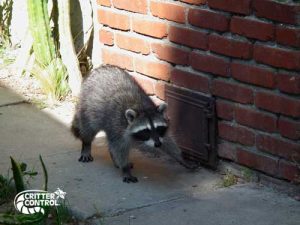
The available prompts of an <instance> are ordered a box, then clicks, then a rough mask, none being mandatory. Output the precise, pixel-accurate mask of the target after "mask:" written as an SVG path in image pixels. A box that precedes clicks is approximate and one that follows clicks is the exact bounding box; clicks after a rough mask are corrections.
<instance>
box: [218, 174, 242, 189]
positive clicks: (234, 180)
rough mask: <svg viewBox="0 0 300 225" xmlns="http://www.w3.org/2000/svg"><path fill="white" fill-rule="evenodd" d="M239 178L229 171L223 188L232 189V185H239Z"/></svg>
mask: <svg viewBox="0 0 300 225" xmlns="http://www.w3.org/2000/svg"><path fill="white" fill-rule="evenodd" d="M237 181H238V180H237V177H236V176H235V175H234V174H233V173H232V172H231V171H230V170H227V171H226V173H225V175H224V176H223V179H222V183H221V185H220V186H221V187H230V186H232V185H235V184H237Z"/></svg>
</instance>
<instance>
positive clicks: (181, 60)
mask: <svg viewBox="0 0 300 225" xmlns="http://www.w3.org/2000/svg"><path fill="white" fill-rule="evenodd" d="M151 49H152V52H153V53H155V54H156V56H157V58H159V59H161V60H164V61H167V62H171V63H174V64H179V65H187V64H188V61H189V52H188V51H186V50H183V49H181V48H176V47H173V46H171V45H166V44H160V43H152V44H151Z"/></svg>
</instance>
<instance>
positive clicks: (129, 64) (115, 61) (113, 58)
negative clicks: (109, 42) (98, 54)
mask: <svg viewBox="0 0 300 225" xmlns="http://www.w3.org/2000/svg"><path fill="white" fill-rule="evenodd" d="M102 60H103V63H104V64H110V65H115V66H119V67H121V68H123V69H126V70H129V71H133V59H132V57H131V56H128V55H125V54H122V53H118V52H116V51H112V50H109V49H102Z"/></svg>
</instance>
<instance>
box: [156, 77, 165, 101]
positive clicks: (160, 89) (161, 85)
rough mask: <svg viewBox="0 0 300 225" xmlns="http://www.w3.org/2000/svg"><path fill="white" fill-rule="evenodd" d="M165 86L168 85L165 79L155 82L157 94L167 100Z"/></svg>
mask: <svg viewBox="0 0 300 225" xmlns="http://www.w3.org/2000/svg"><path fill="white" fill-rule="evenodd" d="M165 87H166V83H165V82H163V81H158V82H156V84H155V95H156V96H157V97H158V98H160V99H162V100H165V97H166V94H165Z"/></svg>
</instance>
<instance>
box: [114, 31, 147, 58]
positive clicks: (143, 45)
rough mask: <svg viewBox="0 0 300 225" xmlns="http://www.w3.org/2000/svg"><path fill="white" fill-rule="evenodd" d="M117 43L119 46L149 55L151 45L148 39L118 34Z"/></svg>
mask: <svg viewBox="0 0 300 225" xmlns="http://www.w3.org/2000/svg"><path fill="white" fill-rule="evenodd" d="M116 45H117V46H118V47H119V48H122V49H126V50H129V51H132V52H136V53H142V54H144V55H148V54H149V53H150V45H149V43H148V42H147V41H145V40H144V39H141V38H137V37H132V36H130V35H126V34H116Z"/></svg>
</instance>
